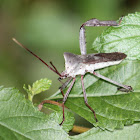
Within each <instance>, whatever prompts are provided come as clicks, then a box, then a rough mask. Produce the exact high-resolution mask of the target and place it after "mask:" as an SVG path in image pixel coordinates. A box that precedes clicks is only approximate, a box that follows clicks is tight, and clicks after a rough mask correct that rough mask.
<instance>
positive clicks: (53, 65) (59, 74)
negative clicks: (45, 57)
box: [50, 61, 61, 75]
mask: <svg viewBox="0 0 140 140" xmlns="http://www.w3.org/2000/svg"><path fill="white" fill-rule="evenodd" d="M50 64H51V65H52V66H53V68H54V69H55V71H56V72H57V74H58V75H61V74H60V73H59V72H58V70H57V68H56V67H55V66H54V64H53V63H52V62H51V61H50Z"/></svg>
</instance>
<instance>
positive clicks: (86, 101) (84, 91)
mask: <svg viewBox="0 0 140 140" xmlns="http://www.w3.org/2000/svg"><path fill="white" fill-rule="evenodd" d="M83 77H84V75H81V83H82V89H83V94H84V101H85V104H86V106H87V107H88V108H89V109H90V110H91V111H92V112H93V114H94V118H95V120H96V122H98V120H97V118H96V114H95V111H94V110H93V109H92V107H91V106H90V105H89V104H88V99H87V95H86V90H85V86H84V80H83Z"/></svg>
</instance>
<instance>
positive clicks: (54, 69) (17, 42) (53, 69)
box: [12, 38, 61, 77]
mask: <svg viewBox="0 0 140 140" xmlns="http://www.w3.org/2000/svg"><path fill="white" fill-rule="evenodd" d="M12 39H13V41H14V42H15V43H16V44H18V45H19V46H21V47H22V48H24V49H26V50H27V51H28V52H30V53H31V54H32V55H34V56H35V57H36V58H37V59H39V60H40V61H41V62H42V63H44V64H45V65H46V66H47V67H48V68H49V69H50V70H52V71H53V72H55V73H56V74H58V75H59V76H60V77H61V74H60V73H59V72H58V71H57V69H56V68H55V67H54V65H53V64H51V65H52V66H53V68H52V67H50V66H49V65H48V64H47V63H46V62H45V61H43V60H42V59H41V58H40V57H39V56H37V55H36V54H35V53H33V52H32V51H30V50H29V49H28V48H26V47H25V46H24V45H22V44H21V43H20V42H19V41H17V40H16V39H15V38H12Z"/></svg>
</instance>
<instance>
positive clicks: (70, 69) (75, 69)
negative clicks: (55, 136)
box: [13, 19, 132, 125]
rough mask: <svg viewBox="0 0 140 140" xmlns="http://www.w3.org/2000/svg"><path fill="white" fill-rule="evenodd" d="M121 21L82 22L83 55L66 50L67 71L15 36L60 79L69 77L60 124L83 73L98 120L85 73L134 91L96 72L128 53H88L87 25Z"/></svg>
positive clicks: (125, 89) (81, 41)
mask: <svg viewBox="0 0 140 140" xmlns="http://www.w3.org/2000/svg"><path fill="white" fill-rule="evenodd" d="M121 20H122V19H121ZM121 20H120V22H121ZM120 22H119V23H117V22H116V21H99V20H97V19H91V20H88V21H86V22H85V23H84V24H82V26H81V27H80V34H79V43H80V51H81V55H76V54H72V53H68V52H65V53H64V59H65V71H63V72H62V73H59V72H58V70H57V69H56V67H55V66H54V65H53V63H52V62H50V64H51V66H50V65H48V64H47V63H46V62H44V61H43V60H42V59H41V58H40V57H38V56H37V55H36V54H34V53H33V52H32V51H30V50H29V49H28V48H26V47H25V46H23V45H22V44H21V43H19V42H18V41H17V40H16V39H15V38H13V41H15V42H16V43H17V44H18V45H20V46H21V47H23V48H24V49H26V50H27V51H29V52H30V53H31V54H32V55H34V56H35V57H36V58H38V59H39V60H40V61H42V62H43V63H44V64H45V65H46V66H47V67H48V68H49V69H50V70H52V71H53V72H55V73H56V74H57V75H59V80H60V81H61V80H62V79H65V78H68V80H67V81H66V82H65V83H64V84H62V86H61V87H60V90H61V92H62V95H63V103H62V106H63V121H62V122H61V124H60V125H62V124H63V122H64V120H65V115H64V104H65V102H66V100H67V97H68V95H69V93H70V91H71V89H72V87H73V85H74V83H75V79H76V76H77V75H81V83H82V89H83V94H84V101H85V104H86V106H87V107H88V108H89V109H90V110H91V111H92V112H93V114H94V118H95V120H96V122H97V121H98V120H97V118H96V114H95V111H94V110H93V109H92V108H91V107H90V105H89V104H88V100H87V96H86V90H85V87H84V81H83V78H84V75H85V73H87V72H89V73H91V74H93V75H95V76H97V77H99V78H101V79H103V80H105V81H108V82H110V83H112V84H114V85H117V86H118V87H119V88H118V89H119V90H121V91H124V92H129V91H132V87H131V86H127V85H123V84H120V83H118V82H116V81H113V80H111V79H109V78H107V77H104V76H103V75H100V74H98V73H96V72H95V70H97V69H101V68H104V67H108V66H112V65H117V64H119V63H121V61H122V60H123V59H125V58H126V54H124V53H121V52H113V53H97V54H87V51H86V38H85V26H119V24H120ZM71 81H72V82H71ZM70 82H71V84H70V86H69V88H68V90H67V91H66V93H65V95H64V93H63V89H64V88H66V86H67V85H68V84H69V83H70Z"/></svg>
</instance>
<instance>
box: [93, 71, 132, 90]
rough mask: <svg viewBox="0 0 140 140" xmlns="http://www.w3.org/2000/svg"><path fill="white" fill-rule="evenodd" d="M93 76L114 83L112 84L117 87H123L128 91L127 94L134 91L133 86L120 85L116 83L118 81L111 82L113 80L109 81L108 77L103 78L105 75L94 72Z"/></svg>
mask: <svg viewBox="0 0 140 140" xmlns="http://www.w3.org/2000/svg"><path fill="white" fill-rule="evenodd" d="M93 74H94V75H95V76H97V77H99V78H101V79H103V80H105V81H108V82H110V83H112V84H114V85H117V86H119V87H122V88H124V89H126V90H125V92H129V91H132V87H131V86H127V85H123V84H120V83H118V82H116V81H113V80H111V79H109V78H107V77H105V76H103V75H101V74H99V73H96V72H93ZM121 91H122V90H121Z"/></svg>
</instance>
